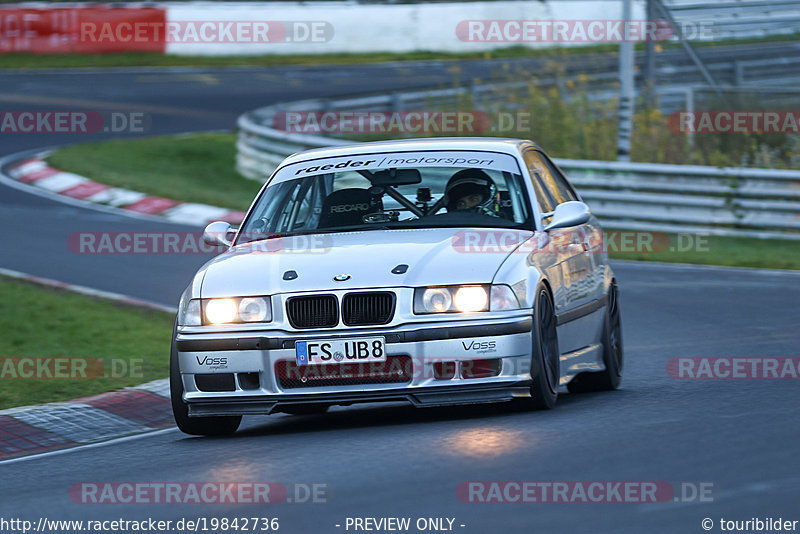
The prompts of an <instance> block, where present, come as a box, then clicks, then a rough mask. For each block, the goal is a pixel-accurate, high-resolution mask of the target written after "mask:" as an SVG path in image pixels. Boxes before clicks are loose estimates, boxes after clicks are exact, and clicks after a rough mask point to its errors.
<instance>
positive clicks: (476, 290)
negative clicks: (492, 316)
mask: <svg viewBox="0 0 800 534" xmlns="http://www.w3.org/2000/svg"><path fill="white" fill-rule="evenodd" d="M488 304H489V293H488V292H487V291H486V288H484V287H483V286H463V287H459V288H458V289H456V293H455V296H454V297H453V307H454V308H455V309H456V310H457V311H460V312H479V311H485V310H486V308H487V307H488Z"/></svg>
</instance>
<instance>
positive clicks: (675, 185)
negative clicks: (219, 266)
mask: <svg viewBox="0 0 800 534" xmlns="http://www.w3.org/2000/svg"><path fill="white" fill-rule="evenodd" d="M512 85H513V84H507V86H512ZM496 87H497V86H474V87H469V88H454V89H443V90H434V91H415V92H405V93H395V94H389V95H378V96H368V97H360V98H341V99H335V100H304V101H297V102H291V103H287V104H279V105H275V106H268V107H264V108H260V109H257V110H255V111H251V112H248V113H245V114H244V115H242V116H241V117H239V120H238V126H239V134H238V140H237V152H238V153H237V169H238V170H239V172H240V173H241V174H243V175H244V176H246V177H248V178H252V179H257V180H264V179H266V177H267V176H269V174H270V173H271V172H272V171H273V170H274V169H275V168H276V167H277V166H278V165H279V164H280V162H281V161H282V160H283V159H284V158H285V157H286V156H288V155H290V154H292V153H295V152H299V151H302V150H307V149H310V148H318V147H323V146H332V145H346V144H351V143H353V142H354V141H351V140H347V139H341V138H337V137H323V136H319V135H310V134H299V133H287V132H285V131H282V130H278V129H275V128H272V127H271V126H270V125H272V124H273V122H272V121H273V119H274V118H275V116H276V114H277V113H279V112H286V111H306V112H307V111H313V110H318V111H340V110H363V111H367V110H376V111H400V110H404V109H405V110H408V109H421V107H424V108H425V109H438V108H437V105H442V104H444V103H447V102H453V101H455V100H456V99H458V98H460V97H465V96H470V97H471V98H473V99H474V100H475V101H480V99H481V98H485V97H486V96H487V95H489V94H491V91H492V90H493V89H496ZM415 106H416V107H415ZM555 161H556V162H557V164H558V165H559V166H560V167H561V168H562V169H563V170H564V171H565V173H566V174H567V176H568V177H569V179H570V181H571V182H572V183H574V184H575V185H576V186H577V187H578V190H579V191H580V193H581V196H582V197H583V199H584V200H585V201H586V202H587V203H588V204H589V205H590V207H591V209H592V211H593V212H594V213H595V214H596V215H597V216H598V218H600V220H601V221H602V222H603V224H604V225H605V226H607V227H609V228H626V229H640V230H653V231H665V232H697V233H709V234H715V235H732V236H748V237H759V238H783V239H797V240H800V171H789V170H775V169H750V168H732V167H724V168H716V167H705V166H695V165H663V164H655V163H625V162H613V161H586V160H570V159H556V160H555Z"/></svg>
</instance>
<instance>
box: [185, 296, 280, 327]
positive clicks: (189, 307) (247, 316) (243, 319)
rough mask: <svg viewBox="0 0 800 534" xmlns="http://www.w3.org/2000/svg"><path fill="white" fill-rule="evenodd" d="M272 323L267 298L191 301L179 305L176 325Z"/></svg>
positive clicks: (270, 308)
mask: <svg viewBox="0 0 800 534" xmlns="http://www.w3.org/2000/svg"><path fill="white" fill-rule="evenodd" d="M270 321H272V306H271V305H270V300H269V297H234V298H222V299H193V300H189V301H187V302H185V303H181V309H180V311H179V313H178V324H179V325H181V326H200V325H201V324H205V325H211V324H236V323H268V322H270Z"/></svg>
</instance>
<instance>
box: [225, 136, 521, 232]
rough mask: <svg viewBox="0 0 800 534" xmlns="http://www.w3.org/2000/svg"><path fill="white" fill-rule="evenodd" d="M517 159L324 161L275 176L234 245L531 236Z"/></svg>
mask: <svg viewBox="0 0 800 534" xmlns="http://www.w3.org/2000/svg"><path fill="white" fill-rule="evenodd" d="M531 220H532V217H531V209H530V205H529V203H528V200H527V194H526V192H525V187H524V183H523V181H522V177H521V175H520V171H519V165H518V164H517V162H516V159H515V158H514V157H512V156H510V155H508V154H501V153H496V152H480V151H448V152H442V151H425V152H414V153H407V152H399V153H388V154H363V155H353V156H349V157H334V158H322V159H316V160H309V161H303V162H299V163H293V164H291V165H286V166H284V167H282V168H280V169H279V170H278V171H277V172H276V173H275V174H274V175H273V177H272V178H271V180H270V182H269V184H268V186H267V187H266V188H265V189H264V190H263V191H262V193H261V195H260V196H259V198H258V201H257V202H256V204H255V206H254V207H253V209H252V210H251V211H250V213H249V215H248V217H247V220H246V221H245V222H244V225H243V226H242V229H241V231H240V232H239V237H238V238H237V242H238V243H245V242H249V241H256V240H260V239H266V238H269V237H272V236H286V235H297V234H308V233H327V232H337V231H351V230H357V231H363V230H372V229H382V230H385V229H393V228H440V227H485V228H532V227H533V224H532V223H531Z"/></svg>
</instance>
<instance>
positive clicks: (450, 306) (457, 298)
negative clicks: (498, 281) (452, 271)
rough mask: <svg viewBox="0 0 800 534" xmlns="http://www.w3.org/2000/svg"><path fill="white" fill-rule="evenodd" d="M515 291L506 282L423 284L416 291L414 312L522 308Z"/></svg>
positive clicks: (466, 311) (459, 311) (462, 311)
mask: <svg viewBox="0 0 800 534" xmlns="http://www.w3.org/2000/svg"><path fill="white" fill-rule="evenodd" d="M519 308H520V306H519V301H518V300H517V297H516V295H515V294H514V291H513V290H512V289H511V288H510V287H508V286H504V285H496V286H489V285H477V284H476V285H466V286H442V287H421V288H417V289H415V290H414V313H416V314H425V313H474V312H487V311H489V310H491V311H505V310H518V309H519Z"/></svg>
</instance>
